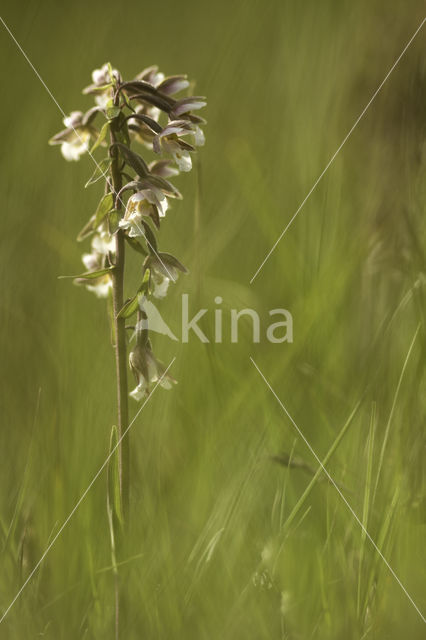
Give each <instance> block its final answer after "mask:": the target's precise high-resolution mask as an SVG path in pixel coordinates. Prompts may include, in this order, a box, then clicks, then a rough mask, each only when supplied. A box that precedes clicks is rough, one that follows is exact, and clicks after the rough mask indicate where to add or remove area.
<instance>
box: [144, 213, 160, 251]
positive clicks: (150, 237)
mask: <svg viewBox="0 0 426 640" xmlns="http://www.w3.org/2000/svg"><path fill="white" fill-rule="evenodd" d="M142 226H143V228H144V230H145V239H146V243H147V245H148V250H149V252H150V253H154V254H156V253H157V240H156V238H155V235H154V233H153V231H152V229H151V227H150V226H149V224H147V223H146V222H145V221H144V220H142Z"/></svg>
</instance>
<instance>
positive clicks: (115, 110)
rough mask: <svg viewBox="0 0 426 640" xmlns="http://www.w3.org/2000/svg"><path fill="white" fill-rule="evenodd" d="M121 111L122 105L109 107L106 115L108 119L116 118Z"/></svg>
mask: <svg viewBox="0 0 426 640" xmlns="http://www.w3.org/2000/svg"><path fill="white" fill-rule="evenodd" d="M120 113H121V109H120V107H115V106H114V107H108V108H107V110H106V117H107V118H108V120H114V119H115V118H118V116H119V115H120Z"/></svg>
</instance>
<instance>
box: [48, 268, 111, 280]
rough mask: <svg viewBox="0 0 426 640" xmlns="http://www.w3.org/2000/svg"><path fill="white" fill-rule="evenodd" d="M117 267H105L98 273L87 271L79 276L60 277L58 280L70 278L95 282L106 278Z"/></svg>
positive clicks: (98, 270)
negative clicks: (97, 279) (102, 277)
mask: <svg viewBox="0 0 426 640" xmlns="http://www.w3.org/2000/svg"><path fill="white" fill-rule="evenodd" d="M114 269H115V267H105V268H104V269H97V271H86V272H85V273H80V274H79V275H78V276H58V280H68V279H69V278H73V279H81V280H95V279H96V278H100V277H101V276H105V275H106V274H107V273H111V271H114Z"/></svg>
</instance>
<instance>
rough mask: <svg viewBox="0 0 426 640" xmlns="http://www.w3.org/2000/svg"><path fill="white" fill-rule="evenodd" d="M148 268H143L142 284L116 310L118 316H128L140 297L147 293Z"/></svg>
mask: <svg viewBox="0 0 426 640" xmlns="http://www.w3.org/2000/svg"><path fill="white" fill-rule="evenodd" d="M149 276H150V270H149V269H145V273H144V276H143V280H142V284H141V286H140V287H139V289H138V290H137V292H136V295H135V296H133V298H130V300H128V301H127V302H126V303H125V305H124V306H123V307H122V308H121V309H120V311H119V312H118V316H117V317H118V318H130V316H132V315H133V314H134V313H136V311H137V310H138V308H139V301H140V299H141V298H142V297H143V296H144V295H145V294H147V293H148V290H149Z"/></svg>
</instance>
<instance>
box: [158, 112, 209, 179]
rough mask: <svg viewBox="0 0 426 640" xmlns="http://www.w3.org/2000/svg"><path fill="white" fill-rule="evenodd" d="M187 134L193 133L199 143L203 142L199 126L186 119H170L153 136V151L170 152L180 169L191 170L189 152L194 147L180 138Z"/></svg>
mask: <svg viewBox="0 0 426 640" xmlns="http://www.w3.org/2000/svg"><path fill="white" fill-rule="evenodd" d="M187 135H193V136H194V138H196V139H197V141H198V142H199V144H202V143H203V140H202V131H201V129H200V127H198V126H196V125H193V124H192V123H191V122H188V121H187V120H172V121H171V122H169V123H168V125H167V126H166V127H164V129H163V130H162V131H161V133H158V134H157V135H156V136H155V138H154V140H153V148H154V151H155V152H156V153H161V151H163V152H165V153H168V154H170V155H171V156H172V158H173V160H174V161H175V162H176V164H177V166H178V168H179V170H180V171H191V168H192V161H191V156H190V155H189V152H190V151H194V147H193V146H192V145H190V144H188V143H187V142H185V141H184V140H182V138H183V137H184V136H187Z"/></svg>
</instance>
